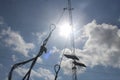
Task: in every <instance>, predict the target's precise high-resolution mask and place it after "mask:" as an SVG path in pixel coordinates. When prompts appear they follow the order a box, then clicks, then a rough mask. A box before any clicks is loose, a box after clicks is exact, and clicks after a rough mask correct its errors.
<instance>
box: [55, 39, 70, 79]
mask: <svg viewBox="0 0 120 80" xmlns="http://www.w3.org/2000/svg"><path fill="white" fill-rule="evenodd" d="M67 40H68V38H67ZM67 40H66V41H67ZM66 45H67V42H66V44H65V46H64V50H63V53H62V57H61V59H60V63H59V64H55V65H54V71H55V79H54V80H57V77H58V73H59V71H60V69H61V64H62V61H63V57H64V54H65V48H66Z"/></svg>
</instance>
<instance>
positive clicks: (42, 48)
mask: <svg viewBox="0 0 120 80" xmlns="http://www.w3.org/2000/svg"><path fill="white" fill-rule="evenodd" d="M55 28H56V25H54V24H51V25H50V32H49V35H48V37H47V38H46V39H45V40H44V41H43V44H42V46H41V47H40V51H39V53H38V54H37V55H36V57H34V58H31V59H29V60H26V61H23V62H20V63H16V64H14V65H13V66H12V68H11V70H10V72H9V75H8V80H12V73H13V71H14V69H16V68H17V67H19V66H22V65H24V64H27V63H29V62H32V64H31V65H30V69H29V70H28V72H27V73H26V74H25V76H24V77H23V79H22V80H29V78H30V74H31V70H32V68H33V67H34V65H35V63H36V61H37V59H38V57H40V56H41V55H42V54H43V52H45V53H46V52H47V48H46V47H45V46H46V44H47V42H48V40H49V38H50V37H51V34H52V32H53V31H54V30H55Z"/></svg>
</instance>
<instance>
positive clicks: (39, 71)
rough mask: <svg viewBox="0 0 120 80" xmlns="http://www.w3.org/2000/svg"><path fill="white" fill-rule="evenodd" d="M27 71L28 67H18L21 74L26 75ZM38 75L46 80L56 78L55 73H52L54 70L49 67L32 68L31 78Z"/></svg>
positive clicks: (17, 70)
mask: <svg viewBox="0 0 120 80" xmlns="http://www.w3.org/2000/svg"><path fill="white" fill-rule="evenodd" d="M27 71H28V69H26V68H19V69H16V72H17V73H18V74H19V75H20V76H24V75H25V73H26V72H27ZM36 77H37V78H43V79H45V80H54V75H53V74H52V72H51V71H50V70H48V69H45V68H38V69H37V71H35V70H32V72H31V78H32V79H34V78H36Z"/></svg>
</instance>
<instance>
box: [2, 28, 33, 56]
mask: <svg viewBox="0 0 120 80" xmlns="http://www.w3.org/2000/svg"><path fill="white" fill-rule="evenodd" d="M0 35H1V36H2V38H3V40H4V42H5V45H7V46H9V47H11V48H12V50H14V51H17V52H19V53H22V54H23V55H24V56H28V52H29V50H31V49H33V48H34V44H33V43H26V42H25V41H24V39H23V37H22V36H21V35H20V34H19V33H18V32H15V31H12V30H11V28H10V27H9V28H8V29H7V30H5V29H4V30H2V32H1V34H0Z"/></svg>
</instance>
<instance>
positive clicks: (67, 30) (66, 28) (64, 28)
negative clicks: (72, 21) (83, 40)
mask: <svg viewBox="0 0 120 80" xmlns="http://www.w3.org/2000/svg"><path fill="white" fill-rule="evenodd" d="M71 30H72V29H71V26H70V25H69V24H68V23H64V24H62V25H61V26H60V31H59V32H60V36H63V37H65V38H66V37H68V36H70V34H71Z"/></svg>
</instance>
